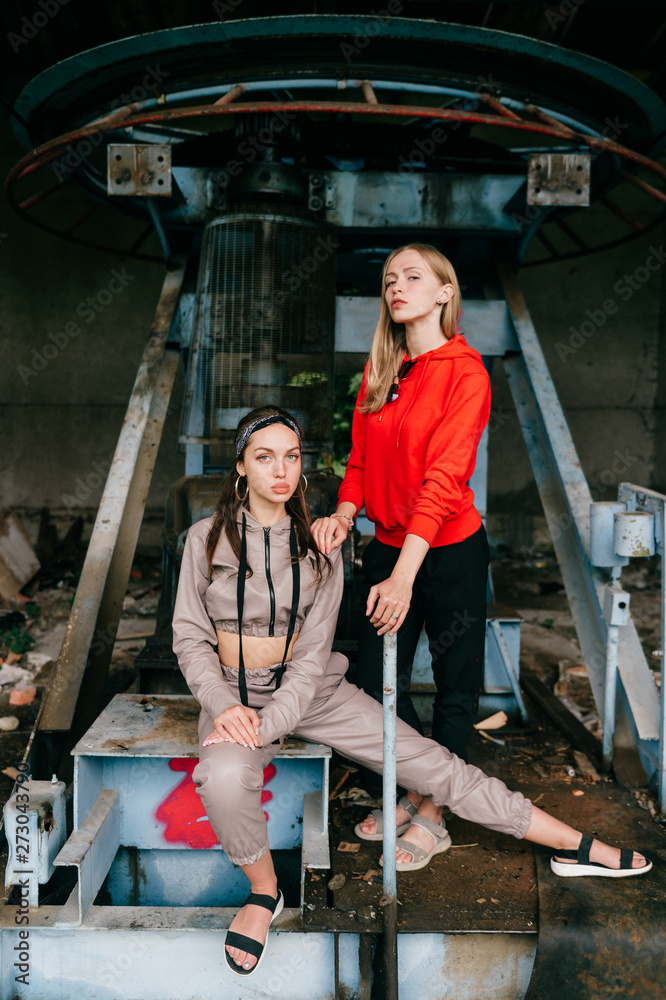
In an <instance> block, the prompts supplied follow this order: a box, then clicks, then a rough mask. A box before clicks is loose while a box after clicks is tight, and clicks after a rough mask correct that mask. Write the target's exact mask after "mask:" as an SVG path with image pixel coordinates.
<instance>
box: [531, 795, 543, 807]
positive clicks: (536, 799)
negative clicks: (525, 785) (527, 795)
mask: <svg viewBox="0 0 666 1000" xmlns="http://www.w3.org/2000/svg"><path fill="white" fill-rule="evenodd" d="M545 794H546V793H545V792H542V793H541V795H537V797H536V798H535V799H532V805H533V806H535V805H536V804H537V802H541V799H542V798H543V797H544V795H545Z"/></svg>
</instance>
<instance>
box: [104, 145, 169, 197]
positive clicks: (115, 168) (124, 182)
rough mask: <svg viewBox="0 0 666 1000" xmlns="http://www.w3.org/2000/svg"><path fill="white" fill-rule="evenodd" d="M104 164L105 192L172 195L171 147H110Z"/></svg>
mask: <svg viewBox="0 0 666 1000" xmlns="http://www.w3.org/2000/svg"><path fill="white" fill-rule="evenodd" d="M107 163H108V170H107V188H106V190H107V193H108V194H116V195H166V196H167V197H168V196H169V195H170V194H171V146H168V145H165V146H157V145H148V146H138V145H129V144H128V145H118V146H109V147H108V161H107Z"/></svg>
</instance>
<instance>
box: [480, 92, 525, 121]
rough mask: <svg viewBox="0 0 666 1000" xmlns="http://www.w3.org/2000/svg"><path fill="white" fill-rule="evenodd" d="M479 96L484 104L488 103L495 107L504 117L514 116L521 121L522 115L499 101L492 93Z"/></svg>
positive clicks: (490, 106)
mask: <svg viewBox="0 0 666 1000" xmlns="http://www.w3.org/2000/svg"><path fill="white" fill-rule="evenodd" d="M479 96H480V98H481V100H482V101H483V103H484V104H487V105H488V107H489V108H493V110H494V111H496V112H497V114H498V115H501V116H502V118H513V119H514V121H521V118H520V115H517V114H516V112H515V111H512V110H511V108H507V107H506V105H504V104H502V102H501V101H498V100H497V98H496V97H493V96H492V94H480V95H479Z"/></svg>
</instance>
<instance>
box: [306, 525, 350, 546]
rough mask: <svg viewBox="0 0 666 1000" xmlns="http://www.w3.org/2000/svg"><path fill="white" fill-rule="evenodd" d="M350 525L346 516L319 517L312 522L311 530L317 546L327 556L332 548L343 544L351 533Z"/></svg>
mask: <svg viewBox="0 0 666 1000" xmlns="http://www.w3.org/2000/svg"><path fill="white" fill-rule="evenodd" d="M349 527H350V525H349V521H348V520H347V519H346V518H344V517H318V518H317V520H316V521H313V522H312V525H311V528H310V530H311V531H312V537H313V538H314V540H315V543H316V545H317V548H318V549H319V551H320V552H323V553H324V555H326V556H327V555H329V554H330V552H331V550H332V549H336V548H338V546H339V545H342V543H343V542H344V540H345V538H346V537H347V535H348V534H349Z"/></svg>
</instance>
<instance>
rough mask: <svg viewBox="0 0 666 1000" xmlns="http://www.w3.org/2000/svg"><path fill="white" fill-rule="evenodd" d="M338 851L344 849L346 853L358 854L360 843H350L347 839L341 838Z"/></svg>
mask: <svg viewBox="0 0 666 1000" xmlns="http://www.w3.org/2000/svg"><path fill="white" fill-rule="evenodd" d="M337 849H338V851H342V852H343V853H345V854H358V852H359V851H360V850H361V845H360V844H350V843H348V842H347V841H346V840H341V841H340V843H339V844H338V847H337Z"/></svg>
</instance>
